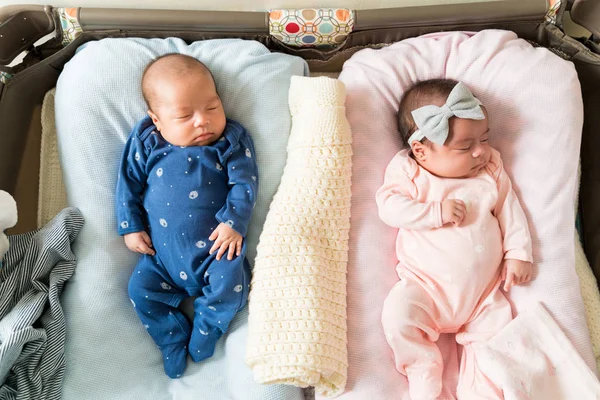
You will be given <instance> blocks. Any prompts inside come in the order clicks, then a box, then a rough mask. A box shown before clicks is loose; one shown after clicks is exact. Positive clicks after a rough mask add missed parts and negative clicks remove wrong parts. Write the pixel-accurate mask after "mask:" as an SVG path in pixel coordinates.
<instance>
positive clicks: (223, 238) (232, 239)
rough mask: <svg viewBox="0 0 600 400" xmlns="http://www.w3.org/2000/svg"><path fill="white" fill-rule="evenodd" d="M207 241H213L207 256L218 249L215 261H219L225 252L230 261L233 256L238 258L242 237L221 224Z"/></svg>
mask: <svg viewBox="0 0 600 400" xmlns="http://www.w3.org/2000/svg"><path fill="white" fill-rule="evenodd" d="M208 240H214V241H215V243H214V244H213V246H212V247H211V248H210V251H209V252H208V254H212V253H213V252H214V251H215V250H217V249H219V251H218V252H217V256H216V259H217V260H220V259H221V257H222V256H223V254H225V252H226V251H227V259H228V260H232V259H233V256H234V255H236V256H239V255H240V253H241V252H242V240H243V238H242V235H240V234H239V233H237V232H236V231H235V229H233V228H232V227H230V226H229V225H227V224H224V223H222V222H221V223H220V224H219V226H217V229H215V230H214V231H213V233H212V234H211V235H210V237H209V238H208Z"/></svg>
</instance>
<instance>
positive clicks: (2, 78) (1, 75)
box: [0, 71, 13, 85]
mask: <svg viewBox="0 0 600 400" xmlns="http://www.w3.org/2000/svg"><path fill="white" fill-rule="evenodd" d="M12 77H13V76H12V75H11V74H9V73H8V72H4V71H0V82H2V83H3V84H5V85H6V83H7V82H8V80H9V79H10V78H12Z"/></svg>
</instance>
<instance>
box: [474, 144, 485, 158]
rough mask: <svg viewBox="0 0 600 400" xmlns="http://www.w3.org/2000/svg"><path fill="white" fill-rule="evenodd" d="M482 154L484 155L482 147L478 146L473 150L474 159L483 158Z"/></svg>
mask: <svg viewBox="0 0 600 400" xmlns="http://www.w3.org/2000/svg"><path fill="white" fill-rule="evenodd" d="M481 154H483V149H482V148H481V146H477V147H476V148H475V150H473V158H478V157H479V156H481Z"/></svg>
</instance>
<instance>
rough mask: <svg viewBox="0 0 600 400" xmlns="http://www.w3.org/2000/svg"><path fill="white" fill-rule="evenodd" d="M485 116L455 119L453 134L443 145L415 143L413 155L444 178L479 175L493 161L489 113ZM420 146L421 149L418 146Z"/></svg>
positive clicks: (421, 163) (452, 128)
mask: <svg viewBox="0 0 600 400" xmlns="http://www.w3.org/2000/svg"><path fill="white" fill-rule="evenodd" d="M484 113H485V115H486V118H485V119H482V120H472V119H464V118H456V117H454V118H451V119H450V121H449V123H450V134H449V135H448V139H447V140H446V142H445V143H444V145H443V146H439V145H437V144H435V143H433V142H430V143H428V144H427V145H424V144H422V143H413V154H414V155H415V158H416V159H417V161H419V164H420V165H421V166H423V167H424V168H425V169H427V170H428V171H429V172H431V173H432V174H434V175H437V176H440V177H443V178H470V177H473V176H476V175H477V174H478V173H479V171H481V170H482V169H483V168H484V167H485V166H486V165H487V164H488V162H489V161H490V157H491V148H490V145H489V141H488V136H489V128H488V118H487V112H485V110H484ZM417 147H418V148H417Z"/></svg>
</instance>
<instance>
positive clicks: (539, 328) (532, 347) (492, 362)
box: [478, 303, 600, 400]
mask: <svg viewBox="0 0 600 400" xmlns="http://www.w3.org/2000/svg"><path fill="white" fill-rule="evenodd" d="M478 364H479V367H480V368H481V369H482V370H483V371H484V372H485V373H486V375H487V376H488V377H489V378H490V379H491V380H492V381H493V382H494V384H495V386H496V387H498V388H501V389H502V394H503V397H504V398H505V399H544V400H566V399H589V400H591V399H600V383H599V382H598V378H597V377H596V375H594V373H593V372H592V371H591V369H590V368H589V367H588V366H587V365H586V363H585V361H583V359H582V358H581V356H580V355H579V353H577V350H575V347H573V344H571V342H570V341H569V339H567V337H566V336H565V334H564V333H563V332H562V331H561V329H560V328H559V327H558V325H557V324H556V322H555V321H554V320H553V319H552V317H551V316H550V314H548V312H547V311H546V310H545V309H544V307H543V306H542V305H541V304H540V303H537V304H535V305H533V306H532V307H531V308H530V309H528V310H525V311H523V312H521V313H520V314H519V315H518V316H517V317H516V318H515V319H514V320H513V321H512V322H511V323H509V324H508V325H507V326H506V327H505V328H504V329H502V331H500V332H499V333H498V334H497V335H496V336H494V337H493V338H492V339H491V340H490V341H489V342H488V343H486V344H485V345H484V346H483V348H482V350H481V353H480V356H479V357H478Z"/></svg>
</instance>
